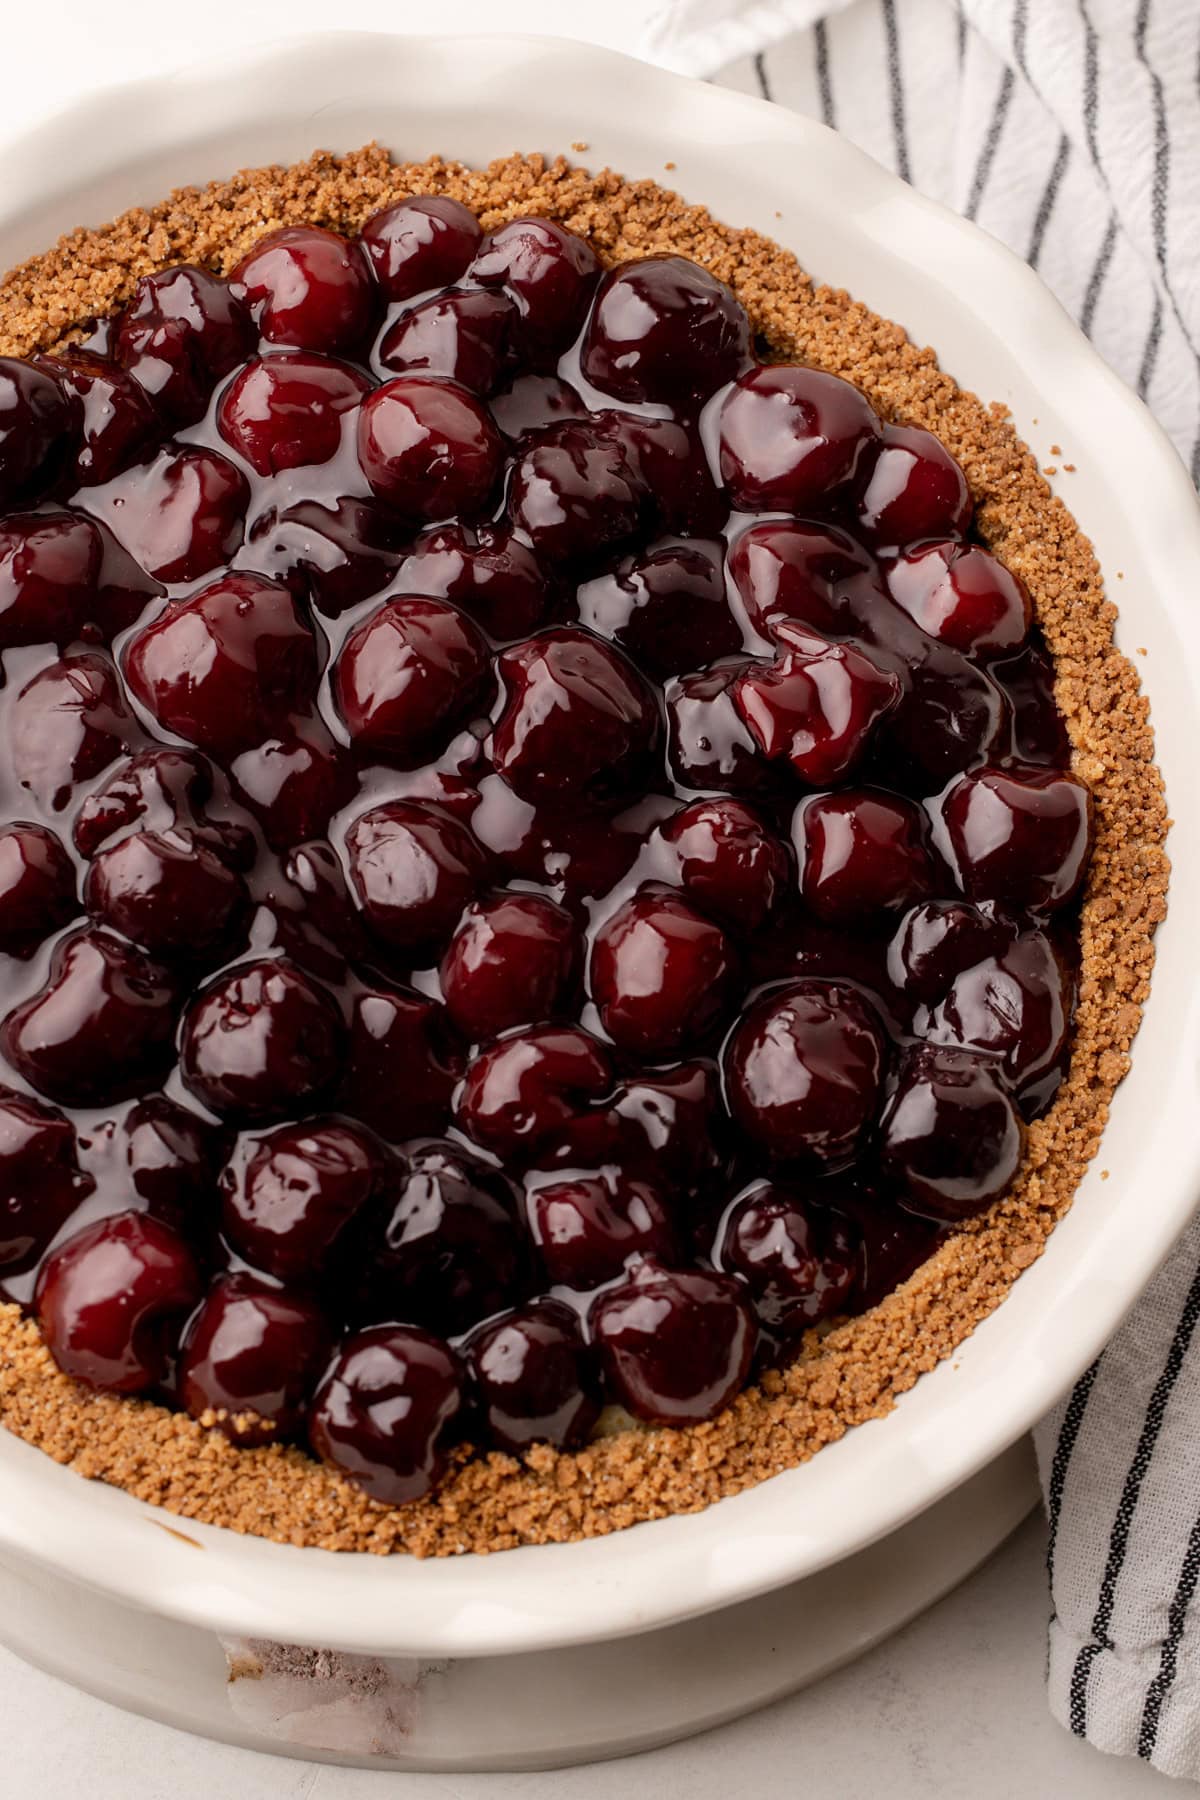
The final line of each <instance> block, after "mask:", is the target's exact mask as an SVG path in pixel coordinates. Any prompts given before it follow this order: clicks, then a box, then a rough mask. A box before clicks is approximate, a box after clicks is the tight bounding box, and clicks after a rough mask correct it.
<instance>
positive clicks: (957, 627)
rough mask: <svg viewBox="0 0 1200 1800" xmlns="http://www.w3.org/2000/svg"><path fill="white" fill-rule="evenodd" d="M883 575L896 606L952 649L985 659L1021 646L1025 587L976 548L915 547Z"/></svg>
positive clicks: (1026, 615)
mask: <svg viewBox="0 0 1200 1800" xmlns="http://www.w3.org/2000/svg"><path fill="white" fill-rule="evenodd" d="M884 573H885V578H886V581H887V588H888V592H889V594H890V595H891V596H892V599H893V600H894V601H895V602H896V604H897V606H902V607H903V608H904V611H905V612H906V613H907V614H908V615H909V617H910V618H912V619H915V620H916V622H917V624H918V625H919V626H920V627H921V630H922V631H927V632H928V633H929V635H930V637H933V638H937V639H938V641H939V642H940V643H943V644H949V645H950V647H951V649H953V650H961V651H962V652H963V653H964V655H967V656H977V657H982V658H985V659H986V658H988V657H993V656H1005V655H1008V654H1010V653H1011V652H1012V651H1014V650H1019V649H1020V647H1021V645H1022V644H1023V643H1024V642H1025V638H1026V636H1027V634H1028V631H1029V621H1030V617H1031V615H1032V607H1031V604H1030V599H1029V594H1028V592H1027V591H1026V588H1025V584H1024V582H1023V581H1021V580H1020V578H1019V577H1018V576H1016V575H1013V574H1012V573H1011V572H1010V571H1009V570H1008V569H1006V568H1005V567H1004V564H1003V563H1002V562H999V561H997V559H996V558H995V557H994V556H992V555H990V554H989V552H988V551H986V550H983V549H981V548H980V546H979V545H978V544H962V543H959V542H958V541H957V540H956V539H949V540H946V541H943V542H939V543H934V544H918V545H916V546H915V547H914V548H913V549H911V550H906V551H905V552H904V554H903V555H901V556H897V557H895V558H894V559H892V560H891V561H889V562H888V563H887V565H886V568H885V571H884Z"/></svg>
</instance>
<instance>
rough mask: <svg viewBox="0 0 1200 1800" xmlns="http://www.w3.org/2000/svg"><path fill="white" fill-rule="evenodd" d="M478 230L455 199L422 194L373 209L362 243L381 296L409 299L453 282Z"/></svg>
mask: <svg viewBox="0 0 1200 1800" xmlns="http://www.w3.org/2000/svg"><path fill="white" fill-rule="evenodd" d="M480 235H481V234H480V230H479V221H478V219H477V218H476V217H475V214H474V213H473V212H470V211H468V209H467V208H466V207H465V206H463V205H462V204H461V202H460V201H458V200H451V199H449V198H447V196H446V195H444V194H428V195H426V194H422V195H419V196H417V197H415V198H414V199H411V200H400V201H398V202H397V203H396V205H395V206H387V207H385V208H384V209H383V211H382V212H377V213H373V214H372V215H371V217H370V218H369V219H368V220H367V222H366V224H365V225H364V226H363V228H362V244H363V249H364V250H365V251H366V253H367V256H368V257H369V258H370V261H371V266H372V267H373V268H374V270H375V275H376V278H377V280H378V282H379V285H380V287H381V288H382V289H383V292H384V293H385V294H386V296H387V298H388V299H389V300H411V299H412V297H413V295H414V294H423V293H427V292H428V291H429V289H430V288H440V287H447V286H448V285H449V284H450V282H452V281H457V280H458V278H459V276H460V275H462V274H464V273H465V272H466V269H467V266H468V264H469V263H470V261H471V258H472V257H473V256H474V254H475V251H476V249H477V248H478V245H479V239H480Z"/></svg>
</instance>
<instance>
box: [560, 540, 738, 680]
mask: <svg viewBox="0 0 1200 1800" xmlns="http://www.w3.org/2000/svg"><path fill="white" fill-rule="evenodd" d="M578 606H579V619H580V623H581V624H583V625H586V626H588V627H589V628H590V629H591V630H592V631H595V632H597V633H598V634H599V635H600V636H601V637H606V638H610V639H611V640H612V641H613V642H614V643H617V644H619V645H620V646H621V648H622V650H624V651H625V653H626V655H627V656H631V657H632V658H633V660H634V662H635V663H637V665H638V667H639V668H640V669H643V670H644V671H645V672H646V674H647V675H650V676H652V677H654V678H655V679H656V680H659V681H662V680H664V679H665V678H666V677H667V676H669V675H682V674H684V673H685V672H686V671H687V670H689V669H694V668H696V667H697V665H699V664H701V663H710V662H715V661H716V659H717V658H718V657H719V656H729V655H731V654H733V653H734V652H735V651H738V650H740V649H741V647H742V634H741V631H740V629H739V627H738V624H737V621H736V620H735V619H734V617H733V614H732V613H731V612H730V611H729V608H728V606H727V605H726V601H725V571H724V567H723V561H722V551H721V545H720V544H719V543H705V542H703V541H695V540H691V541H689V540H687V539H683V540H680V541H672V540H669V539H668V540H665V541H663V542H661V543H658V544H654V545H652V546H651V548H650V549H649V550H647V551H644V552H642V553H640V554H636V555H633V556H628V557H625V558H623V559H622V561H621V562H619V563H618V564H617V567H616V568H615V569H614V570H613V571H612V573H611V574H609V575H602V576H600V577H599V578H598V579H597V580H595V581H589V582H588V583H586V585H585V586H583V587H582V588H580V590H579V594H578Z"/></svg>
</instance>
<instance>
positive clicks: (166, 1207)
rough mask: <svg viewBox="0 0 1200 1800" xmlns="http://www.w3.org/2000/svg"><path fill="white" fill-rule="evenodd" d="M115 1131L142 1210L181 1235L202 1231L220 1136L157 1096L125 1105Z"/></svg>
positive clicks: (219, 1158)
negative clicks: (144, 1206) (118, 1130)
mask: <svg viewBox="0 0 1200 1800" xmlns="http://www.w3.org/2000/svg"><path fill="white" fill-rule="evenodd" d="M121 1131H122V1137H123V1139H124V1145H125V1161H126V1165H127V1167H128V1170H129V1180H130V1182H131V1183H132V1186H133V1190H134V1192H135V1193H136V1194H137V1196H138V1198H139V1199H140V1200H143V1201H144V1202H145V1204H146V1207H147V1209H148V1210H149V1211H150V1212H152V1213H154V1214H156V1215H157V1217H158V1218H160V1219H165V1220H166V1222H167V1223H168V1224H169V1225H175V1226H177V1227H178V1228H179V1229H180V1230H181V1231H183V1232H184V1234H185V1235H188V1234H189V1233H190V1234H196V1233H197V1232H198V1231H202V1230H205V1229H206V1228H207V1225H208V1221H209V1219H210V1217H211V1213H212V1198H213V1192H214V1190H215V1188H216V1184H217V1176H218V1174H219V1172H220V1168H221V1164H222V1162H223V1161H224V1160H225V1152H226V1149H227V1147H228V1146H227V1139H226V1134H225V1133H224V1132H223V1131H221V1130H220V1129H218V1128H217V1127H216V1126H213V1125H210V1124H209V1123H208V1122H207V1121H206V1120H204V1119H202V1118H200V1117H199V1116H198V1114H196V1113H194V1112H191V1111H190V1110H189V1109H188V1108H187V1107H186V1106H179V1105H177V1103H176V1102H175V1101H174V1100H168V1099H166V1098H165V1096H164V1095H162V1094H152V1095H151V1096H150V1097H149V1099H147V1100H139V1101H138V1103H137V1105H136V1106H133V1107H131V1108H130V1110H129V1111H128V1112H127V1113H126V1115H125V1119H124V1122H123V1124H122V1128H121Z"/></svg>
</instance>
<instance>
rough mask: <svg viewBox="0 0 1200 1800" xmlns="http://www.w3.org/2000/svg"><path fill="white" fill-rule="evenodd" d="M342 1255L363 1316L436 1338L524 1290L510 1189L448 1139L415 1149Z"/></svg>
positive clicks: (523, 1258)
mask: <svg viewBox="0 0 1200 1800" xmlns="http://www.w3.org/2000/svg"><path fill="white" fill-rule="evenodd" d="M348 1261H349V1263H350V1265H351V1266H352V1269H353V1271H354V1272H353V1273H352V1275H351V1281H352V1282H353V1284H354V1287H355V1289H356V1298H355V1303H354V1304H355V1306H356V1308H357V1309H358V1310H359V1312H360V1315H361V1316H365V1317H367V1318H375V1319H407V1320H411V1321H412V1323H413V1324H414V1325H424V1326H427V1327H428V1328H429V1329H430V1330H435V1331H438V1332H440V1333H441V1334H442V1336H443V1337H453V1336H456V1335H457V1334H458V1333H460V1332H463V1331H467V1330H469V1329H470V1327H471V1326H472V1325H478V1324H479V1322H480V1320H481V1319H486V1318H488V1317H489V1316H490V1315H491V1314H492V1313H495V1312H499V1311H500V1309H501V1308H502V1307H505V1306H511V1305H512V1304H513V1302H514V1301H515V1300H519V1299H520V1298H522V1296H523V1294H524V1292H526V1291H527V1268H526V1264H527V1257H526V1252H525V1246H524V1243H523V1240H522V1233H521V1228H520V1224H519V1221H518V1216H517V1199H516V1195H515V1193H514V1192H513V1189H512V1188H511V1186H510V1185H509V1183H508V1181H507V1180H506V1179H505V1177H504V1176H503V1175H501V1174H500V1173H499V1172H498V1171H497V1170H495V1169H491V1168H489V1167H488V1166H487V1165H486V1164H485V1163H482V1162H480V1161H479V1160H478V1159H477V1158H476V1157H473V1156H471V1155H470V1154H469V1153H468V1152H466V1151H463V1150H460V1149H458V1148H457V1147H456V1146H455V1145H453V1144H448V1143H438V1142H433V1143H425V1144H420V1145H418V1146H416V1147H414V1149H413V1150H412V1151H411V1153H410V1154H409V1155H408V1156H407V1157H406V1158H405V1163H404V1167H403V1168H402V1169H401V1170H400V1171H399V1172H398V1173H397V1174H396V1176H395V1177H394V1179H393V1181H392V1182H391V1183H390V1184H389V1186H388V1188H387V1190H386V1191H385V1192H384V1193H383V1194H382V1195H381V1196H380V1199H379V1203H378V1205H376V1206H373V1207H372V1209H371V1213H370V1216H369V1217H367V1218H364V1220H363V1229H362V1231H361V1232H358V1231H356V1232H355V1233H354V1239H353V1242H352V1244H351V1245H350V1247H349V1256H348Z"/></svg>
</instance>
